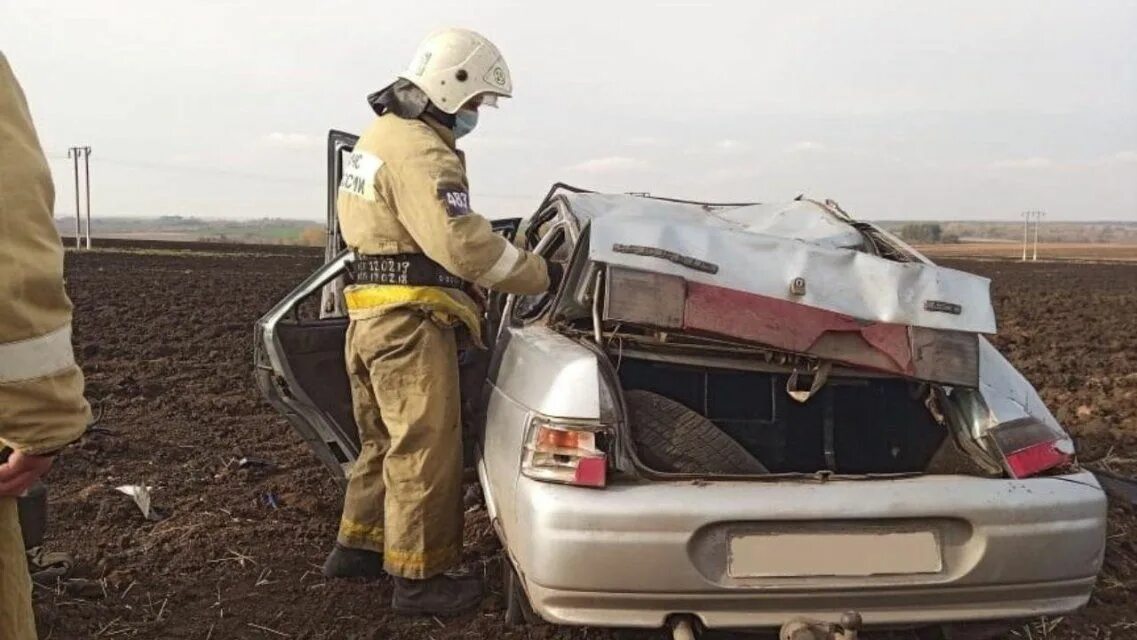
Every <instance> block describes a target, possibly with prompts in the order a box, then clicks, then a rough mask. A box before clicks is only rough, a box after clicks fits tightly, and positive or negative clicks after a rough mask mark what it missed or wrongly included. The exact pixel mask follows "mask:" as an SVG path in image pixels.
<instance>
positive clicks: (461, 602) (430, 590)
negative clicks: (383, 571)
mask: <svg viewBox="0 0 1137 640" xmlns="http://www.w3.org/2000/svg"><path fill="white" fill-rule="evenodd" d="M394 583H395V591H394V593H393V594H392V595H391V608H392V609H394V610H395V611H397V612H398V613H409V614H418V615H435V616H448V615H455V614H458V613H463V612H465V611H469V610H471V609H474V608H475V607H477V606H478V605H479V604H481V602H482V581H481V579H480V578H477V577H474V576H463V577H451V576H447V575H440V576H434V577H432V578H427V579H425V580H411V579H408V578H398V577H396V578H395V579H394Z"/></svg>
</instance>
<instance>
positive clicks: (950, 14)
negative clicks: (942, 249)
mask: <svg viewBox="0 0 1137 640" xmlns="http://www.w3.org/2000/svg"><path fill="white" fill-rule="evenodd" d="M448 25H454V26H465V27H469V28H473V29H475V30H478V31H481V32H482V33H484V34H485V35H487V36H488V37H490V38H491V39H492V40H494V41H495V42H496V43H497V44H498V46H499V47H500V48H501V50H502V51H503V53H504V54H505V57H506V60H507V61H508V63H509V65H510V68H511V70H512V72H513V80H514V87H515V97H514V98H513V99H512V100H508V101H503V103H502V108H501V109H499V110H497V111H493V110H486V111H487V113H483V115H482V119H481V123H480V124H479V126H478V129H477V130H476V131H475V132H474V133H473V134H471V135H470V136H469V137H468V138H465V139H464V140H463V141H462V145H461V146H463V147H464V148H465V149H466V151H467V153H468V157H469V165H470V180H471V185H472V189H471V196H472V204H473V205H474V207H475V208H476V209H478V210H479V211H480V212H482V213H484V214H486V215H488V216H491V217H497V216H504V215H521V214H525V213H528V212H529V211H530V209H531V208H532V207H534V206H536V204H537V203H538V201H539V200H540V198H541V197H542V196H543V194H544V193H545V191H546V190H547V189H548V187H549V185H550V184H551V183H553V182H555V181H566V182H571V183H573V184H578V185H580V186H584V187H589V188H593V189H597V190H610V191H650V192H652V193H654V194H659V195H668V196H676V197H686V198H695V199H710V200H759V201H776V200H788V199H790V198H793V197H794V196H796V195H798V194H799V193H805V194H807V195H810V196H813V197H829V198H834V199H836V200H837V201H839V202H840V203H841V205H842V206H843V207H844V208H845V209H846V210H848V211H850V212H851V213H853V214H854V215H856V216H859V217H864V218H957V219H975V218H989V219H1017V218H1018V217H1019V212H1020V211H1022V210H1024V209H1043V210H1046V211H1047V212H1048V213H1049V218H1048V219H1071V220H1078V219H1082V220H1091V219H1096V220H1100V219H1124V220H1137V2H1132V1H1125V2H1082V1H1076V2H1043V1H1041V0H1027V1H999V2H991V1H990V0H984V1H982V2H956V1H953V2H942V3H936V4H935V6H932V3H916V2H908V1H896V2H883V1H865V0H859V1H857V2H836V1H835V2H798V1H794V2H791V1H780V2H755V1H753V0H740V1H737V2H727V1H711V0H707V1H701V0H691V1H685V0H679V1H674V2H628V1H619V2H617V1H615V0H605V1H603V2H588V1H580V0H578V1H574V2H556V3H547V2H543V1H542V2H538V1H536V0H531V1H528V2H499V1H491V0H479V1H477V2H443V1H439V0H430V1H426V2H378V1H375V0H371V1H351V2H347V1H329V0H323V1H320V2H316V1H313V0H303V1H300V0H275V1H272V2H213V1H207V0H195V1H193V2H185V1H178V2H172V1H168V0H146V1H125V0H124V1H121V2H113V1H100V0H82V1H80V0H0V50H3V51H4V52H5V53H6V54H7V56H8V58H9V60H10V62H11V64H12V66H13V67H14V69H15V70H16V73H17V75H18V77H19V78H20V80H21V82H22V83H23V85H24V89H25V91H26V93H27V94H28V99H29V101H30V103H31V107H32V111H33V116H34V118H35V120H36V124H37V126H38V128H39V133H40V137H41V139H42V141H43V143H44V146H45V149H46V151H47V153H48V155H49V157H50V158H51V162H52V167H53V169H54V172H55V178H56V185H57V191H58V198H57V204H56V211H57V213H58V214H60V215H70V214H71V212H72V211H73V208H74V201H73V193H74V192H73V186H72V175H71V165H70V161H69V160H67V158H66V150H67V147H68V146H70V145H73V144H89V145H91V146H92V147H93V148H94V151H93V153H92V156H91V164H92V168H91V173H92V178H93V180H92V185H93V194H92V201H93V212H94V215H96V216H99V215H164V214H178V215H195V216H205V217H231V218H259V217H287V218H310V219H319V218H321V217H322V216H323V206H324V193H325V192H324V159H323V148H324V140H325V136H326V133H327V130H328V129H329V128H339V129H344V130H348V131H359V130H361V129H362V128H363V127H365V126H366V125H367V123H368V121H369V120H370V118H371V117H372V114H371V112H370V110H369V108H368V106H367V104H366V102H365V101H364V97H365V96H366V94H367V93H369V92H370V91H372V90H374V89H377V88H379V87H381V86H383V85H385V84H387V83H388V82H389V81H390V80H391V79H392V78H393V77H394V75H395V74H396V73H397V72H398V71H400V70H401V69H402V68H403V67H404V66H405V65H406V63H407V62H408V61H409V58H410V55H411V53H412V52H413V50H414V47H415V45H416V44H417V42H418V41H419V40H420V39H421V37H422V36H424V35H425V34H426V33H427V32H429V31H430V30H431V29H433V28H436V27H440V26H448Z"/></svg>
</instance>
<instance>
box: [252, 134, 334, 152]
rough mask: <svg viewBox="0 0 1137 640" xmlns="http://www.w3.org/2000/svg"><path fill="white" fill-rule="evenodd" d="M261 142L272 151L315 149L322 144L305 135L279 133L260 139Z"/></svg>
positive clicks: (314, 138) (321, 141)
mask: <svg viewBox="0 0 1137 640" xmlns="http://www.w3.org/2000/svg"><path fill="white" fill-rule="evenodd" d="M261 142H262V143H263V144H264V145H265V146H267V147H270V148H273V149H316V148H319V147H320V146H321V145H322V144H323V140H321V139H320V138H317V137H316V136H310V135H308V134H306V133H281V132H280V131H273V132H272V133H270V134H268V135H266V136H264V137H262V138H261Z"/></svg>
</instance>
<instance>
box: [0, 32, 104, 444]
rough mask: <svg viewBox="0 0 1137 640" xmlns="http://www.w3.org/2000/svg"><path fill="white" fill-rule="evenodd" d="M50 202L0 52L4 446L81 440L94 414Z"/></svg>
mask: <svg viewBox="0 0 1137 640" xmlns="http://www.w3.org/2000/svg"><path fill="white" fill-rule="evenodd" d="M54 201H55V192H54V189H53V187H52V183H51V172H50V171H49V169H48V166H47V160H46V159H45V158H44V155H43V150H42V149H41V148H40V144H39V139H38V138H37V137H36V133H35V129H34V128H33V127H32V119H31V115H30V114H29V112H28V104H27V101H26V100H25V98H24V93H23V90H22V89H21V88H20V85H19V84H18V83H17V82H16V78H15V76H14V75H13V73H12V69H11V67H10V66H9V65H8V60H7V58H5V57H4V54H3V53H0V446H6V447H12V448H14V449H17V450H20V451H23V452H25V453H30V454H40V453H50V452H53V451H56V450H58V449H61V448H62V447H64V446H65V445H67V444H68V443H70V442H73V441H75V440H76V439H78V438H79V436H80V435H82V433H83V430H84V429H85V428H86V426H87V422H88V418H89V416H90V408H89V407H88V406H87V402H86V400H84V399H83V374H82V373H81V372H80V371H79V367H77V366H76V365H75V359H74V356H73V354H72V351H71V301H70V300H68V298H67V294H66V293H65V292H64V290H63V246H62V245H61V243H60V241H59V234H58V232H56V230H55V223H54V220H53V218H52V209H53V205H54Z"/></svg>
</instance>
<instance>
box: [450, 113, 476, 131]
mask: <svg viewBox="0 0 1137 640" xmlns="http://www.w3.org/2000/svg"><path fill="white" fill-rule="evenodd" d="M476 126H478V112H477V111H473V110H471V109H462V110H461V111H459V112H458V113H457V114H455V115H454V129H453V130H454V137H455V138H461V137H462V136H464V135H466V134H467V133H470V132H471V131H473V130H474V127H476Z"/></svg>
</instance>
